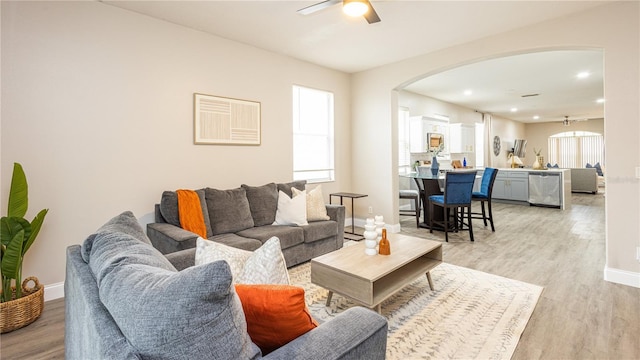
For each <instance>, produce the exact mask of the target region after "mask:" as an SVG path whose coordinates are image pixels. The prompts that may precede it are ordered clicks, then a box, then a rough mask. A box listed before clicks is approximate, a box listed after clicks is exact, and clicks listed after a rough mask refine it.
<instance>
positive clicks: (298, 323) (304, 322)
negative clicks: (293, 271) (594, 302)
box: [236, 284, 318, 354]
mask: <svg viewBox="0 0 640 360" xmlns="http://www.w3.org/2000/svg"><path fill="white" fill-rule="evenodd" d="M236 291H237V293H238V296H239V297H240V301H241V302H242V308H243V310H244V313H245V317H246V319H247V330H248V331H249V336H251V340H252V341H253V342H254V343H255V344H256V345H258V346H259V347H260V349H261V350H262V353H263V354H268V353H270V352H271V351H273V350H275V349H277V348H279V347H281V346H283V345H285V344H287V343H288V342H290V341H291V340H293V339H296V338H297V337H299V336H300V335H303V334H305V333H307V332H308V331H311V330H313V329H314V328H316V327H317V326H318V323H317V322H316V321H315V320H314V319H313V317H312V316H311V313H310V312H309V309H308V308H307V304H306V302H305V299H304V289H303V288H301V287H297V286H289V285H244V284H237V285H236Z"/></svg>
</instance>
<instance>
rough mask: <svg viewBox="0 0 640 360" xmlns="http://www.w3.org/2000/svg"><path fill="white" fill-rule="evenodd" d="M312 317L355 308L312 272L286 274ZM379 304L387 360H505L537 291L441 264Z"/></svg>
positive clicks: (298, 269)
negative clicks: (330, 295) (385, 323)
mask: <svg viewBox="0 0 640 360" xmlns="http://www.w3.org/2000/svg"><path fill="white" fill-rule="evenodd" d="M289 274H290V277H291V282H292V284H293V285H297V286H301V287H303V288H304V289H305V297H306V300H307V304H308V306H309V310H310V311H311V313H312V315H313V316H314V317H315V318H316V319H319V320H322V321H327V320H330V319H331V318H332V317H334V316H336V315H337V314H339V313H341V312H342V311H344V310H346V309H348V308H350V307H353V306H357V304H356V303H355V302H352V301H351V300H348V299H346V298H344V297H342V296H340V295H338V294H334V295H333V298H332V301H331V306H330V307H326V306H325V302H326V299H327V294H328V291H327V290H325V289H323V288H321V287H319V286H316V285H314V284H311V282H310V279H311V266H310V264H309V263H305V264H302V265H299V266H297V267H294V268H292V269H290V270H289ZM431 275H432V278H433V282H434V287H435V290H434V291H431V290H430V289H429V284H428V282H427V278H426V276H423V277H420V278H418V279H416V280H415V281H413V282H412V283H411V284H410V285H408V286H406V287H405V288H404V289H403V290H401V291H399V292H398V293H396V294H395V295H393V296H392V297H390V298H388V299H387V300H386V301H384V302H383V303H382V315H383V316H385V317H386V318H387V320H388V322H389V332H388V338H387V359H510V358H511V356H512V354H513V352H514V351H515V348H516V346H517V345H518V341H519V340H520V335H521V334H522V332H523V331H524V328H525V326H526V325H527V322H528V321H529V318H530V317H531V314H532V313H533V310H534V308H535V306H536V303H537V302H538V298H539V297H540V294H541V293H542V287H540V286H536V285H531V284H527V283H524V282H521V281H516V280H511V279H507V278H504V277H500V276H496V275H491V274H487V273H483V272H480V271H476V270H472V269H467V268H464V267H460V266H455V265H451V264H446V263H442V264H440V265H439V266H437V267H436V268H435V269H433V270H432V271H431Z"/></svg>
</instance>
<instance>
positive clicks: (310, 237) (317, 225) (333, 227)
mask: <svg viewBox="0 0 640 360" xmlns="http://www.w3.org/2000/svg"><path fill="white" fill-rule="evenodd" d="M302 229H303V230H304V242H305V243H310V242H314V241H318V240H322V239H326V238H328V237H331V236H336V235H337V234H338V223H336V222H335V221H333V220H325V221H314V222H311V223H309V225H305V226H302Z"/></svg>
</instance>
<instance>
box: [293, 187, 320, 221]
mask: <svg viewBox="0 0 640 360" xmlns="http://www.w3.org/2000/svg"><path fill="white" fill-rule="evenodd" d="M291 192H292V193H293V197H296V196H298V195H300V194H302V193H304V191H300V190H298V189H296V188H291ZM320 220H329V216H328V215H327V207H326V205H325V204H324V196H322V185H318V186H316V187H315V189H313V190H311V191H309V192H307V221H320Z"/></svg>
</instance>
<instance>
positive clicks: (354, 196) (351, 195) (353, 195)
mask: <svg viewBox="0 0 640 360" xmlns="http://www.w3.org/2000/svg"><path fill="white" fill-rule="evenodd" d="M334 196H337V197H339V198H340V205H344V204H343V203H342V201H343V198H349V199H351V232H349V231H346V230H345V231H344V232H345V233H346V234H351V235H356V236H357V237H356V238H353V239H352V238H349V240H362V239H364V236H362V235H360V234H356V233H355V214H354V212H353V202H354V201H355V199H358V198H363V197H367V196H369V195H365V194H356V193H349V192H339V193H333V194H329V204H332V202H331V199H332V198H333V197H334Z"/></svg>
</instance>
